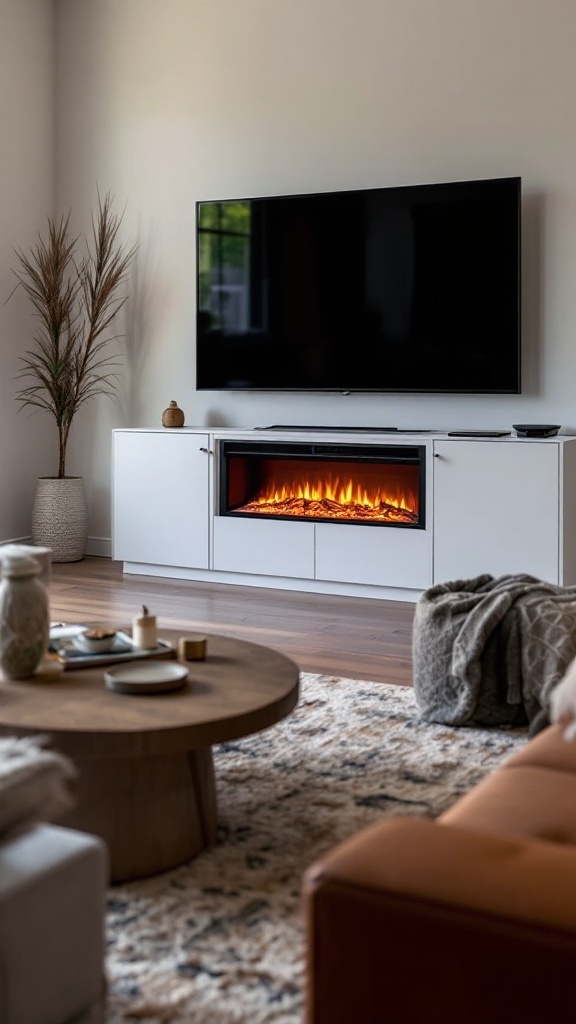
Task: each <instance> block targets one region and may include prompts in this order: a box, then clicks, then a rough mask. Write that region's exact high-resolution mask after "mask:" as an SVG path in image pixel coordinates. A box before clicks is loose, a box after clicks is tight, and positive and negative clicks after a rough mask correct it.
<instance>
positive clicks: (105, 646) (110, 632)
mask: <svg viewBox="0 0 576 1024" xmlns="http://www.w3.org/2000/svg"><path fill="white" fill-rule="evenodd" d="M115 639H116V630H115V629H105V628H102V629H98V628H96V629H85V630H84V632H83V633H79V634H78V636H76V637H74V644H75V645H76V647H79V648H80V650H81V651H88V652H89V653H90V654H103V653H105V652H106V651H109V650H110V649H111V647H112V646H113V645H114V641H115Z"/></svg>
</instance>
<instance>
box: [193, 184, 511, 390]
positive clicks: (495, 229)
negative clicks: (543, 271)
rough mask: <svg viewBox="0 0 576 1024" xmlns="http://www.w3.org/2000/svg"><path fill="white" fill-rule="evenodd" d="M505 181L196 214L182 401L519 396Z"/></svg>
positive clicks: (257, 203) (312, 197)
mask: <svg viewBox="0 0 576 1024" xmlns="http://www.w3.org/2000/svg"><path fill="white" fill-rule="evenodd" d="M520 234H521V179H520V178H519V177H509V178H492V179H480V180H475V181H459V182H449V183H444V184H428V185H407V186H400V187H390V188H370V189H359V190H353V191H340V192H321V193H316V194H307V195H288V196H268V197H262V198H253V199H224V200H222V201H213V200H210V201H205V202H204V201H201V202H198V203H197V204H196V241H197V337H196V370H197V376H196V387H197V389H198V390H217V391H222V390H224V391H312V392H322V391H337V392H343V393H348V392H363V391H369V392H393V393H400V392H410V393H412V392H420V393H429V392H432V393H433V392H436V393H440V394H474V393H477V394H517V393H519V392H520Z"/></svg>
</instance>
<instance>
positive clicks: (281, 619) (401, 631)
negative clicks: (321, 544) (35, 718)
mask: <svg viewBox="0 0 576 1024" xmlns="http://www.w3.org/2000/svg"><path fill="white" fill-rule="evenodd" d="M143 604H145V605H147V607H148V608H149V611H150V614H152V615H156V616H157V619H158V629H159V633H160V635H162V627H164V628H165V629H178V630H180V629H181V630H182V633H183V634H185V633H187V632H202V631H206V632H212V633H221V634H223V635H225V636H232V637H239V638H240V639H244V640H251V641H253V642H254V643H260V644H265V645H266V646H268V647H273V648H275V649H276V650H278V651H281V652H282V653H284V654H286V655H288V657H290V658H292V659H293V660H294V661H295V662H296V663H297V664H298V665H299V667H300V669H301V670H302V671H304V672H319V673H329V674H332V675H336V676H344V677H348V678H350V679H371V680H373V681H375V682H382V683H397V684H400V685H403V686H411V685H412V653H411V641H412V622H413V617H414V607H415V606H414V605H413V604H410V603H405V602H401V601H381V600H377V599H371V598H358V597H333V596H325V595H320V594H306V593H297V592H294V591H281V590H267V589H264V588H262V589H261V588H253V587H239V586H230V585H225V584H216V583H194V582H190V581H187V580H171V579H158V578H157V577H153V576H132V575H126V574H124V573H123V572H122V563H120V562H113V561H111V560H110V559H108V558H94V557H86V558H85V559H83V560H82V561H80V562H60V563H56V564H54V565H53V566H52V580H51V584H50V617H51V619H52V620H58V621H63V622H83V623H86V624H94V625H103V624H109V625H112V626H114V627H124V628H126V627H127V626H129V625H130V622H131V620H132V616H133V615H136V614H138V613H139V611H140V609H141V607H142V605H143Z"/></svg>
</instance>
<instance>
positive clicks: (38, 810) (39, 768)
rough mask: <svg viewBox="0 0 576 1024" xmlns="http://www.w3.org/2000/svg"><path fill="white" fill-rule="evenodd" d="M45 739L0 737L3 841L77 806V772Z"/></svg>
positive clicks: (0, 819) (0, 810) (0, 814)
mask: <svg viewBox="0 0 576 1024" xmlns="http://www.w3.org/2000/svg"><path fill="white" fill-rule="evenodd" d="M47 742H48V740H47V737H45V736H22V737H17V736H5V737H0V840H4V839H7V838H9V837H12V836H14V835H15V834H17V833H18V832H21V831H23V830H25V829H27V828H30V827H31V826H32V825H34V824H37V823H38V822H40V821H48V820H50V818H52V817H55V816H56V815H60V814H61V813H63V812H64V811H66V810H68V809H69V808H70V807H71V806H72V805H73V803H74V799H73V789H72V786H73V783H74V779H75V778H76V775H77V772H76V769H75V767H74V765H73V763H72V761H70V760H69V759H68V758H67V757H64V755H62V754H58V753H57V752H56V751H54V750H49V749H48V748H47Z"/></svg>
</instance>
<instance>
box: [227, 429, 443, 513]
mask: <svg viewBox="0 0 576 1024" xmlns="http://www.w3.org/2000/svg"><path fill="white" fill-rule="evenodd" d="M279 447H281V446H279ZM286 447H287V448H288V449H289V450H288V451H278V450H277V451H270V450H269V449H268V448H266V446H264V450H261V449H258V448H257V449H255V450H254V451H250V450H249V448H246V447H245V448H243V450H242V451H234V450H233V447H232V450H228V451H226V449H225V450H224V458H223V475H222V484H221V497H222V500H221V514H222V515H236V516H250V517H254V516H257V517H264V518H270V517H272V518H278V519H295V518H296V519H298V518H301V519H306V520H316V521H321V522H323V521H335V522H346V523H362V524H365V525H367V524H368V525H374V526H382V525H387V526H408V527H422V526H423V516H422V507H423V500H422V492H423V457H422V453H421V450H420V449H419V448H415V447H408V448H406V450H404V449H403V448H402V447H401V446H399V447H398V449H397V450H396V449H395V450H394V454H393V455H392V454H390V449H389V448H388V449H385V450H384V453H380V452H379V450H377V451H378V452H379V454H377V455H374V454H373V451H374V450H373V449H370V452H371V453H372V454H371V455H367V454H366V450H365V449H364V450H363V448H362V446H357V447H355V448H354V451H355V454H354V455H353V456H351V455H350V453H349V452H348V451H346V450H344V452H342V451H341V450H335V449H334V446H326V451H325V452H323V451H322V446H321V445H313V446H301V447H302V448H304V449H307V447H308V449H309V450H305V451H303V452H298V451H294V450H291V449H290V446H286ZM293 447H296V446H293ZM340 447H341V449H342V448H343V447H344V446H340ZM415 453H416V454H415Z"/></svg>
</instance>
